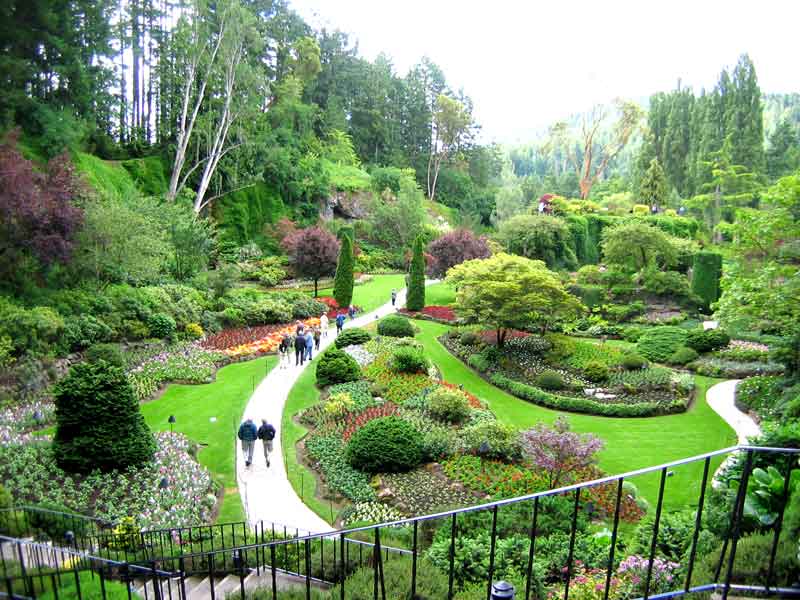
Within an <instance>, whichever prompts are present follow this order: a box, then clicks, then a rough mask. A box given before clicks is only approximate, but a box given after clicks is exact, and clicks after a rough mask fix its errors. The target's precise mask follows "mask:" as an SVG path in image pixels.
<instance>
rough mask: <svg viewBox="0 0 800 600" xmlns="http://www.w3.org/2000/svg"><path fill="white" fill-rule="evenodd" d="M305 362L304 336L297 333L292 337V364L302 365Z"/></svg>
mask: <svg viewBox="0 0 800 600" xmlns="http://www.w3.org/2000/svg"><path fill="white" fill-rule="evenodd" d="M305 362H306V338H305V337H303V336H302V335H297V336H295V338H294V366H295V367H296V366H298V365H302V364H303V363H305Z"/></svg>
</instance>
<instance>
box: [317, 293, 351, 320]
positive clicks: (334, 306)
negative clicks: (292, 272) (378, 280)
mask: <svg viewBox="0 0 800 600" xmlns="http://www.w3.org/2000/svg"><path fill="white" fill-rule="evenodd" d="M315 300H316V301H317V302H322V303H323V304H324V305H325V306H327V307H328V312H326V313H325V315H326V316H327V317H328V319H335V318H336V315H338V314H339V313H341V312H342V311H343V310H347V309H348V308H350V307H349V306H339V304H338V302H336V299H335V298H332V297H331V296H318V297H317V298H315ZM353 308H355V309H356V312H357V313H360V312H361V307H360V306H355V305H354V306H353Z"/></svg>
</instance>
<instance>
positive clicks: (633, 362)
mask: <svg viewBox="0 0 800 600" xmlns="http://www.w3.org/2000/svg"><path fill="white" fill-rule="evenodd" d="M622 367H623V368H624V369H625V370H626V371H637V370H639V369H644V368H645V367H647V359H646V358H645V357H644V356H642V355H641V354H637V353H635V352H630V353H628V354H626V355H625V356H623V357H622Z"/></svg>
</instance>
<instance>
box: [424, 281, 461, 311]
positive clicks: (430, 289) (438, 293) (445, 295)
mask: <svg viewBox="0 0 800 600" xmlns="http://www.w3.org/2000/svg"><path fill="white" fill-rule="evenodd" d="M455 301H456V291H455V290H454V289H453V288H451V287H450V286H449V285H447V284H446V283H434V284H432V285H429V286H427V287H426V288H425V305H426V306H450V305H451V304H454V303H455Z"/></svg>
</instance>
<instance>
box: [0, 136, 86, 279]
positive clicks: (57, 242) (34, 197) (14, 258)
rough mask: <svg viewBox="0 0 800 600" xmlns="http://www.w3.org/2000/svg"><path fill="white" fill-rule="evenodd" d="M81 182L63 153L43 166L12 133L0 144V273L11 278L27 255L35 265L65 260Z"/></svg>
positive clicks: (79, 216)
mask: <svg viewBox="0 0 800 600" xmlns="http://www.w3.org/2000/svg"><path fill="white" fill-rule="evenodd" d="M80 190H81V186H80V184H79V182H78V179H77V177H76V176H75V172H74V168H73V167H72V164H71V163H70V160H69V157H68V156H67V155H61V156H59V157H56V158H54V159H53V160H51V161H50V162H49V163H48V164H47V168H46V169H44V172H42V171H39V170H37V169H35V168H34V166H33V163H32V162H31V161H29V160H25V158H23V156H22V154H20V152H19V151H18V150H17V149H16V135H12V136H10V137H9V138H8V139H7V140H6V141H5V142H4V143H3V144H2V145H0V274H2V280H3V281H4V282H13V281H16V280H17V278H18V275H19V274H22V273H24V267H25V266H26V263H27V262H28V261H30V260H34V261H36V262H37V263H38V264H37V265H35V268H42V269H47V268H49V267H50V266H52V265H55V264H62V265H64V264H67V263H68V262H69V260H70V257H71V256H72V252H73V249H74V247H75V240H76V233H77V231H78V229H79V228H80V226H81V223H82V222H83V211H82V210H81V209H80V208H78V206H77V204H76V200H77V196H78V195H79V192H80Z"/></svg>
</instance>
